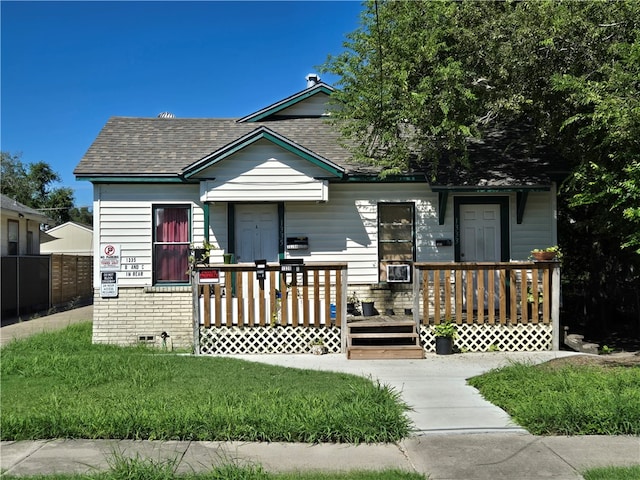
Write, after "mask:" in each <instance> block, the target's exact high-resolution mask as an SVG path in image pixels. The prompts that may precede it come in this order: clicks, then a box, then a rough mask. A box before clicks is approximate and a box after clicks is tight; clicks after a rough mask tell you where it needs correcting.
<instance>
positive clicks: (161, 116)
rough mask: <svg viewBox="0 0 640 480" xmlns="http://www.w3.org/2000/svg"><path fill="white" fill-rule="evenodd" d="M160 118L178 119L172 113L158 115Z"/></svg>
mask: <svg viewBox="0 0 640 480" xmlns="http://www.w3.org/2000/svg"><path fill="white" fill-rule="evenodd" d="M158 118H176V116H175V115H174V114H173V113H171V112H161V113H159V114H158Z"/></svg>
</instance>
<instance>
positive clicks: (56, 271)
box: [51, 253, 93, 305]
mask: <svg viewBox="0 0 640 480" xmlns="http://www.w3.org/2000/svg"><path fill="white" fill-rule="evenodd" d="M92 295H93V257H92V256H83V255H63V254H58V253H54V254H51V303H52V305H62V304H64V303H67V302H73V301H76V300H77V299H81V298H90V297H91V296H92Z"/></svg>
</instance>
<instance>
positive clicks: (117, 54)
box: [0, 0, 362, 206]
mask: <svg viewBox="0 0 640 480" xmlns="http://www.w3.org/2000/svg"><path fill="white" fill-rule="evenodd" d="M0 9H1V20H2V25H1V27H2V34H1V35H2V36H1V40H2V44H1V47H2V51H1V67H2V71H1V75H2V77H1V81H2V83H1V101H2V103H1V105H2V106H1V137H0V141H1V148H2V151H5V152H10V153H12V154H16V153H22V162H23V163H25V164H29V163H35V162H38V161H44V162H46V163H48V164H49V165H51V167H52V168H53V169H54V170H55V171H56V172H58V173H59V174H60V176H61V177H62V182H61V183H60V184H57V185H56V186H58V187H59V186H65V187H71V188H73V190H74V195H75V202H76V206H91V202H92V199H93V194H92V185H91V184H90V183H89V182H87V181H76V180H75V177H74V175H73V169H74V168H75V167H76V165H77V164H78V162H79V161H80V159H81V157H82V155H83V154H84V153H85V151H86V150H87V149H88V148H89V146H90V144H91V142H92V141H93V140H94V139H95V137H96V136H97V135H98V133H99V131H100V129H101V128H102V127H103V125H104V124H105V123H106V121H107V119H108V118H109V117H111V116H134V117H155V116H157V115H158V114H159V113H160V112H164V111H168V112H172V113H173V114H175V115H176V116H177V117H183V118H185V117H189V118H192V117H196V118H199V117H242V116H245V115H247V114H249V113H252V112H254V111H256V110H259V109H260V108H262V107H265V106H267V105H270V104H271V103H273V102H275V101H278V100H281V99H283V98H285V97H287V96H289V95H291V94H293V93H296V92H298V91H300V90H302V89H304V88H305V86H306V83H305V76H306V75H307V74H308V73H310V72H314V71H316V69H315V68H314V67H316V66H318V65H321V64H323V63H324V62H325V60H326V58H327V55H329V54H339V53H340V52H341V51H342V50H343V46H342V44H343V42H344V40H345V35H346V34H347V33H348V32H351V31H353V30H355V29H356V28H357V26H358V21H359V12H360V11H361V10H362V6H361V3H360V2H359V1H288V2H272V1H258V2H250V1H236V2H223V1H209V2H205V1H198V2H164V1H162V2H151V1H143V2H128V1H121V2H77V1H70V2H51V1H45V2H31V1H20V2H10V1H4V0H3V1H2V2H0ZM322 80H323V81H325V82H327V83H329V84H334V83H335V82H336V81H337V78H335V77H330V76H323V77H322Z"/></svg>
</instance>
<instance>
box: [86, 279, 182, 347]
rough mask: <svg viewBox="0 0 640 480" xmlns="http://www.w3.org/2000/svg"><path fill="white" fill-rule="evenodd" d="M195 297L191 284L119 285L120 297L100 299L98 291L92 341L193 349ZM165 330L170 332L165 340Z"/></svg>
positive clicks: (94, 303)
mask: <svg viewBox="0 0 640 480" xmlns="http://www.w3.org/2000/svg"><path fill="white" fill-rule="evenodd" d="M192 299H193V297H192V292H191V287H178V286H176V287H137V288H123V287H120V288H119V289H118V297H117V298H101V297H100V291H99V290H96V291H95V292H94V301H93V343H109V344H116V345H134V344H136V343H146V344H149V345H153V346H157V347H163V346H167V347H168V348H169V349H171V348H173V349H188V350H193V341H194V327H193V300H192ZM162 332H166V333H167V334H168V335H169V337H168V338H167V339H166V340H164V341H163V338H162V337H161V334H162Z"/></svg>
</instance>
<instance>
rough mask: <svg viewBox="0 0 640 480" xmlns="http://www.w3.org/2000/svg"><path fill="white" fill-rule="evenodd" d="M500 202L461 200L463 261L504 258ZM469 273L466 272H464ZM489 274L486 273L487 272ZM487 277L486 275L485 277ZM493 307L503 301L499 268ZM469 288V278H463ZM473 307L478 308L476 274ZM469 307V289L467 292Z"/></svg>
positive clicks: (486, 295) (496, 276)
mask: <svg viewBox="0 0 640 480" xmlns="http://www.w3.org/2000/svg"><path fill="white" fill-rule="evenodd" d="M500 242H501V229H500V205H498V204H493V203H490V204H462V205H460V260H461V261H463V262H499V261H500V260H501V255H500V252H501V250H502V248H501V244H500ZM464 273H467V272H464ZM485 277H486V275H485ZM485 281H486V279H485ZM494 281H495V285H494V292H495V294H494V300H493V303H494V308H496V309H498V308H499V305H500V297H499V285H500V278H499V272H496V275H495V277H494ZM463 285H464V287H463V288H465V289H466V281H465V282H463ZM473 289H474V292H475V294H474V295H473V309H474V310H477V309H478V299H477V293H478V278H477V276H476V275H475V274H474V277H473ZM487 290H488V289H487V285H485V287H484V292H485V293H484V305H485V307H486V306H488V305H490V303H491V302H490V301H489V298H488V291H487ZM464 303H465V306H464V308H465V309H466V308H467V307H466V292H465V295H464Z"/></svg>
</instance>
